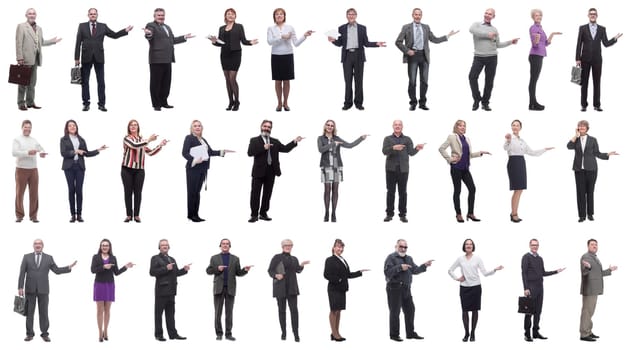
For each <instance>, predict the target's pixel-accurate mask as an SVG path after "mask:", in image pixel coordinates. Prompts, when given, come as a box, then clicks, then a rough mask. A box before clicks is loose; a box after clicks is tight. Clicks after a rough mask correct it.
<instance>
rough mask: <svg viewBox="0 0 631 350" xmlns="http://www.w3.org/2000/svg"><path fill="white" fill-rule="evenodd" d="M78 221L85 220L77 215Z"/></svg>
mask: <svg viewBox="0 0 631 350" xmlns="http://www.w3.org/2000/svg"><path fill="white" fill-rule="evenodd" d="M77 221H78V222H83V218H82V217H81V215H77ZM105 338H107V337H105Z"/></svg>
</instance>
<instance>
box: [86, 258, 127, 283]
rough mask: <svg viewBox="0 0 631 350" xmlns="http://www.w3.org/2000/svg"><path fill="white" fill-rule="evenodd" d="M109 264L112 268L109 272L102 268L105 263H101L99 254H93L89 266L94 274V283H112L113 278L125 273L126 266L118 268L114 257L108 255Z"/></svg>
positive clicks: (101, 259)
mask: <svg viewBox="0 0 631 350" xmlns="http://www.w3.org/2000/svg"><path fill="white" fill-rule="evenodd" d="M109 263H110V264H113V265H114V266H112V267H111V268H110V269H109V270H108V269H105V268H103V265H105V263H104V262H103V258H102V257H101V254H94V256H93V257H92V265H91V266H90V271H92V273H93V274H95V275H94V282H114V276H118V275H120V274H121V273H123V272H125V271H127V266H123V267H121V268H118V262H117V261H116V257H115V256H114V255H110V262H109Z"/></svg>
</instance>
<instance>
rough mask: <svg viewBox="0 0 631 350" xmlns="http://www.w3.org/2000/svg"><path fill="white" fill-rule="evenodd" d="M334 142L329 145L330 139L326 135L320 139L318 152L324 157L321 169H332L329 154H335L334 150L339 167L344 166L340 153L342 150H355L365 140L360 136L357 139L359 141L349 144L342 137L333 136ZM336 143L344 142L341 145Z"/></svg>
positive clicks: (321, 161)
mask: <svg viewBox="0 0 631 350" xmlns="http://www.w3.org/2000/svg"><path fill="white" fill-rule="evenodd" d="M331 141H332V142H330V143H329V139H328V138H327V137H326V136H325V135H321V136H319V137H318V151H320V153H322V156H320V167H321V168H323V167H330V166H332V164H329V163H330V159H329V152H333V149H335V155H334V157H335V158H337V165H338V166H339V167H341V166H343V164H342V154H341V153H340V148H341V147H344V148H353V147H355V146H357V145H359V144H360V143H361V142H362V141H364V139H363V138H362V137H361V136H360V137H358V138H357V140H355V141H353V142H351V143H349V142H346V141H344V140H343V139H342V138H341V137H339V136H337V135H335V136H333V140H331ZM335 141H338V142H342V143H341V144H339V145H336V144H335Z"/></svg>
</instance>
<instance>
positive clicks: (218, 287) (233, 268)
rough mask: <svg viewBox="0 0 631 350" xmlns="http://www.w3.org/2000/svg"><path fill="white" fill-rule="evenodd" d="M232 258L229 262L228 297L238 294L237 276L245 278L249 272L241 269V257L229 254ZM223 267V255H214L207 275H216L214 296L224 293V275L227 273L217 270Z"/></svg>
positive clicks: (207, 269)
mask: <svg viewBox="0 0 631 350" xmlns="http://www.w3.org/2000/svg"><path fill="white" fill-rule="evenodd" d="M229 255H230V258H229V260H228V271H227V273H228V286H227V287H228V290H227V292H228V295H232V296H235V295H236V293H237V276H245V275H246V274H247V273H248V271H246V270H245V269H242V268H241V262H240V261H239V257H238V256H236V255H232V254H229ZM221 265H223V257H222V256H221V254H217V255H213V256H212V257H211V258H210V264H209V265H208V267H207V268H206V273H207V274H209V275H214V278H213V294H215V295H217V294H221V293H222V292H223V286H224V279H223V275H224V273H226V272H225V271H226V270H224V271H219V270H218V269H217V267H218V266H221Z"/></svg>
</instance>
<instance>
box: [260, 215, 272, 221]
mask: <svg viewBox="0 0 631 350" xmlns="http://www.w3.org/2000/svg"><path fill="white" fill-rule="evenodd" d="M259 219H261V220H263V221H272V218H270V217H269V216H267V214H259Z"/></svg>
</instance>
